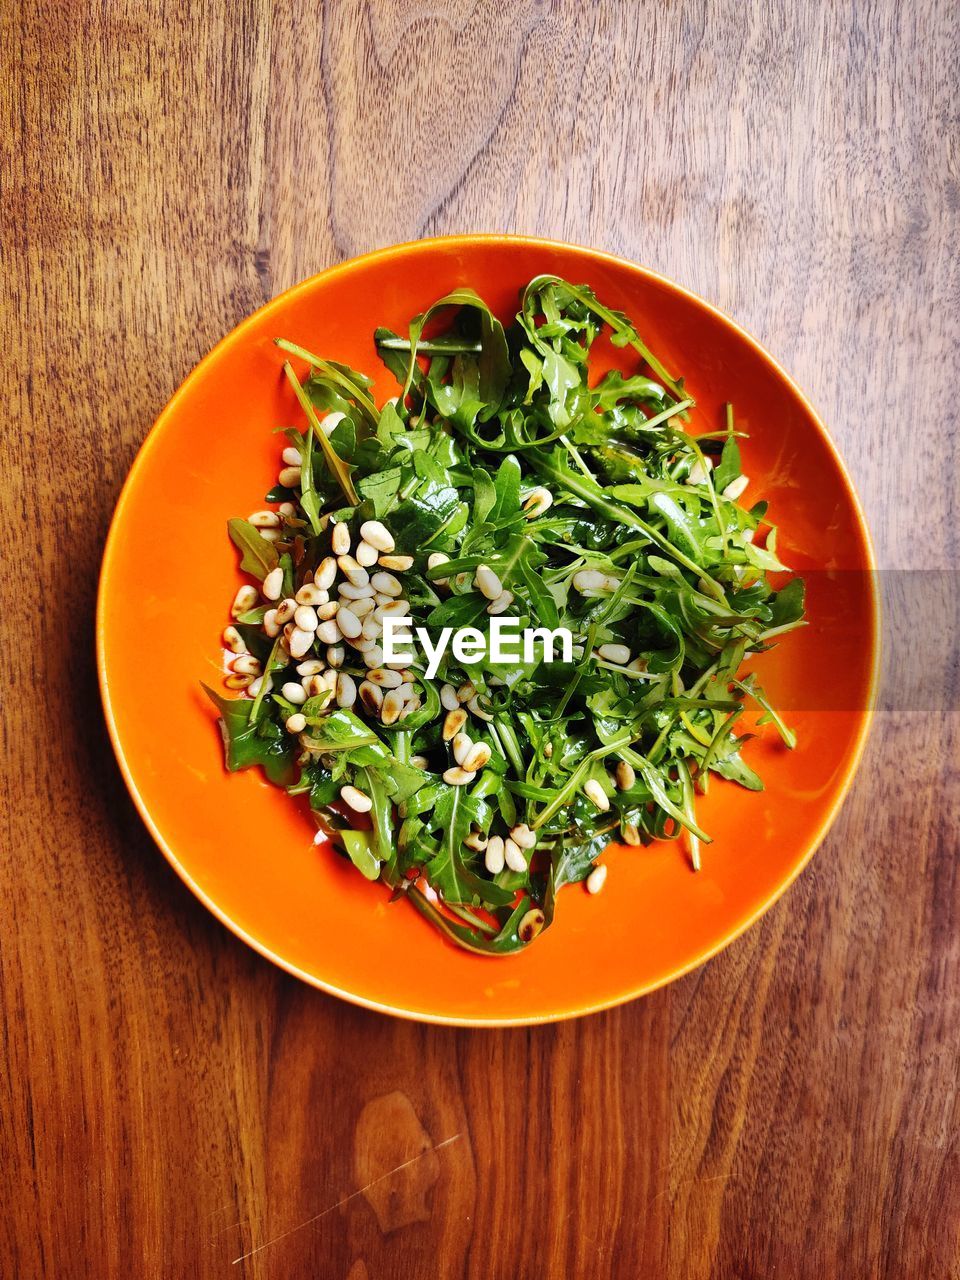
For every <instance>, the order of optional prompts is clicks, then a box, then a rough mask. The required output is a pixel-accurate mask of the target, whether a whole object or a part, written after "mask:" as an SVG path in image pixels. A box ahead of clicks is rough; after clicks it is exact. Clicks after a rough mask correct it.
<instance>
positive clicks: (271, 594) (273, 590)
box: [260, 565, 283, 600]
mask: <svg viewBox="0 0 960 1280" xmlns="http://www.w3.org/2000/svg"><path fill="white" fill-rule="evenodd" d="M260 590H261V591H262V592H263V596H264V599H266V600H279V599H280V597H281V596H282V595H283V570H282V569H281V568H280V566H279V565H277V567H276V568H275V569H271V570H270V572H269V573H268V574H267V576H266V577H265V578H264V580H263V586H262V587H261V588H260Z"/></svg>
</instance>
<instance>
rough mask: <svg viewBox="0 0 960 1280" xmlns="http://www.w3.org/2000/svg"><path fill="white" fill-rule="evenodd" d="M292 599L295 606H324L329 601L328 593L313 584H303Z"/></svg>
mask: <svg viewBox="0 0 960 1280" xmlns="http://www.w3.org/2000/svg"><path fill="white" fill-rule="evenodd" d="M294 599H295V600H296V602H297V604H310V605H318V604H326V603H327V602H328V601H329V599H330V592H329V591H325V590H324V589H323V588H322V587H318V586H317V585H316V584H315V583H313V582H305V583H304V585H303V586H302V587H301V588H300V590H299V591H298V592H297V594H296V595H295V596H294Z"/></svg>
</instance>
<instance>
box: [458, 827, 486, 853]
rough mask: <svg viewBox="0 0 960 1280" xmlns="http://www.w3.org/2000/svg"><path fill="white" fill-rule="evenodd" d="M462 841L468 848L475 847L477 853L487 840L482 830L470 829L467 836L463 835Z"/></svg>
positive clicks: (481, 849)
mask: <svg viewBox="0 0 960 1280" xmlns="http://www.w3.org/2000/svg"><path fill="white" fill-rule="evenodd" d="M463 843H464V844H465V845H466V846H467V848H468V849H476V851H477V853H482V852H483V851H484V849H485V848H486V847H487V844H488V843H489V841H488V840H487V837H486V836H485V835H484V834H483V832H482V831H471V832H470V834H469V835H468V836H465V837H464V841H463Z"/></svg>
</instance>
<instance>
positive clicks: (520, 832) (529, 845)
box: [510, 822, 537, 849]
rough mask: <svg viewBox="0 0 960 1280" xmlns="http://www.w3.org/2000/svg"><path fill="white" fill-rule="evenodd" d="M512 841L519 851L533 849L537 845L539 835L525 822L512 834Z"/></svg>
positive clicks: (518, 824)
mask: <svg viewBox="0 0 960 1280" xmlns="http://www.w3.org/2000/svg"><path fill="white" fill-rule="evenodd" d="M510 839H511V840H512V841H513V843H514V844H515V845H516V846H517V847H518V848H519V849H533V848H535V847H536V843H537V833H536V832H535V831H531V830H530V828H529V827H528V826H527V824H526V823H525V822H518V823H517V825H516V826H515V827H514V828H513V830H512V831H511V832H510Z"/></svg>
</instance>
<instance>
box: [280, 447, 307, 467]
mask: <svg viewBox="0 0 960 1280" xmlns="http://www.w3.org/2000/svg"><path fill="white" fill-rule="evenodd" d="M280 457H281V458H282V459H283V461H284V462H285V463H286V464H287V466H288V467H299V466H300V465H301V463H302V462H303V454H301V452H300V450H299V449H295V448H294V447H293V445H292V444H288V445H287V447H286V448H285V449H284V451H283V453H281V455H280Z"/></svg>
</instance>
